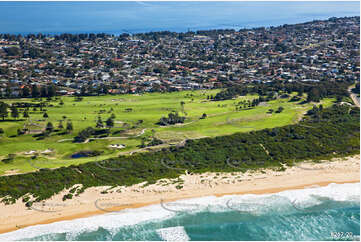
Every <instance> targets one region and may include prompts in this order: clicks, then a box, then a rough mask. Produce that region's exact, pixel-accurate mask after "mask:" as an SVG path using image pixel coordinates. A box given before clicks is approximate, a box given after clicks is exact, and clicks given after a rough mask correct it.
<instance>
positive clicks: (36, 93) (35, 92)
mask: <svg viewBox="0 0 361 242" xmlns="http://www.w3.org/2000/svg"><path fill="white" fill-rule="evenodd" d="M31 96H32V97H39V96H40V92H39V88H38V87H37V86H36V85H34V86H32V88H31Z"/></svg>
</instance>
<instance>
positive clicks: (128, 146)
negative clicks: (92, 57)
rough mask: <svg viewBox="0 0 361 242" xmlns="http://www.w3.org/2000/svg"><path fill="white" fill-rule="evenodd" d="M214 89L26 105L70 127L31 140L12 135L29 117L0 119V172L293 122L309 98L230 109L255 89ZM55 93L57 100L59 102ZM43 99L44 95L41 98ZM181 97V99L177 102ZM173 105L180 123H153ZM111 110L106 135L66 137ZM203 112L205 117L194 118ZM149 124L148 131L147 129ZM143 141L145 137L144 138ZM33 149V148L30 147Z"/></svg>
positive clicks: (34, 114) (35, 117)
mask: <svg viewBox="0 0 361 242" xmlns="http://www.w3.org/2000/svg"><path fill="white" fill-rule="evenodd" d="M217 92H219V90H199V91H183V92H175V93H147V94H143V95H136V94H134V95H131V94H127V95H116V96H114V95H112V96H109V95H108V96H97V97H84V98H83V100H82V101H75V98H74V97H60V98H59V99H58V100H55V99H53V100H52V101H50V102H49V103H50V104H51V105H53V106H48V107H45V108H44V109H46V113H47V114H48V115H49V117H48V118H43V112H42V111H40V110H39V109H38V110H37V111H33V109H32V108H30V112H29V115H30V120H31V122H32V123H33V124H35V125H32V126H33V127H30V126H29V127H28V128H30V129H34V130H36V129H38V130H39V129H43V128H44V127H45V125H46V123H47V122H49V121H50V122H52V123H53V125H54V126H55V128H56V127H57V126H58V123H59V121H60V120H63V125H64V126H66V122H67V121H68V120H71V121H72V123H73V126H74V130H73V131H72V133H70V134H59V132H53V133H52V134H51V135H50V136H49V137H46V138H45V139H43V140H36V138H34V137H33V135H34V134H25V135H20V136H18V135H17V130H18V129H19V128H20V129H21V128H23V127H24V124H25V123H29V120H25V119H24V118H22V111H21V112H20V113H21V115H20V117H21V118H19V121H11V120H10V119H11V118H9V121H4V122H0V127H1V128H2V129H3V130H4V131H5V133H4V134H3V135H2V137H1V138H0V147H1V148H0V159H1V160H3V159H5V158H7V157H8V155H9V154H14V155H15V158H14V159H13V161H11V162H10V163H4V162H0V174H13V173H22V172H29V171H34V170H36V169H38V168H55V167H59V166H67V165H71V164H79V163H84V162H88V161H95V160H96V159H99V160H100V159H106V158H110V157H115V156H118V155H120V154H129V153H130V152H132V151H138V152H139V151H147V150H149V149H157V148H158V149H159V148H161V147H165V146H167V145H170V144H177V143H180V142H182V141H184V140H185V139H197V138H202V137H214V136H219V135H227V134H232V133H235V132H249V131H252V130H260V129H264V128H273V127H279V126H284V125H287V124H291V123H295V122H297V121H298V120H299V119H300V118H301V117H302V115H303V114H304V113H305V112H306V111H307V110H308V109H311V108H312V106H313V104H299V102H289V100H290V98H285V99H277V100H272V101H269V102H267V103H261V104H260V105H258V106H257V107H255V108H249V109H242V110H241V111H236V109H235V104H236V103H238V102H240V101H242V100H253V99H255V98H258V96H256V95H248V96H241V97H238V98H237V99H233V100H225V101H209V100H208V99H207V96H209V95H215V94H216V93H217ZM60 99H61V100H62V101H63V103H64V104H63V105H60ZM4 101H5V102H6V103H8V104H10V103H12V102H34V103H38V102H39V100H33V99H11V100H4ZM43 101H45V99H44V100H43ZM333 101H334V100H332V99H323V100H322V102H321V103H322V104H323V105H324V107H327V106H330V105H331V104H332V103H333ZM181 102H184V105H183V107H182V105H181ZM280 106H282V107H283V108H284V110H283V112H281V113H275V112H273V113H272V114H270V113H268V110H269V109H273V110H277V109H278V108H279V107H280ZM172 111H176V112H179V114H180V115H181V116H185V117H186V119H185V121H184V123H183V124H176V125H170V126H160V125H157V124H156V123H157V122H158V121H159V119H160V118H161V117H163V116H167V115H168V113H170V112H172ZM112 113H113V114H114V115H115V119H114V121H115V124H114V127H113V128H111V133H110V135H109V137H105V138H102V139H96V140H89V142H87V143H73V142H72V139H73V138H74V136H76V135H77V134H78V132H79V131H81V130H82V129H84V128H86V127H93V128H94V127H95V125H96V120H97V118H98V116H100V117H101V118H102V120H103V121H105V120H106V119H107V118H109V117H110V116H111V114H112ZM203 113H206V114H207V117H206V118H205V119H200V117H201V116H202V115H203ZM152 130H153V131H152ZM153 134H154V135H155V137H156V138H158V139H161V140H162V141H163V144H162V145H158V146H154V147H147V148H143V149H140V148H139V147H137V146H138V145H140V144H141V142H142V138H144V137H148V140H149V139H150V136H152V135H153ZM148 142H149V141H148ZM111 144H122V145H125V148H121V149H118V148H111V147H109V146H110V145H111ZM82 150H92V151H94V150H96V151H101V152H103V153H102V154H101V155H99V156H97V157H86V158H77V159H74V158H71V155H72V154H74V153H75V152H77V151H82ZM31 151H33V152H31Z"/></svg>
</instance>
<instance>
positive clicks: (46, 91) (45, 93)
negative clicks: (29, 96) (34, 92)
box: [40, 86, 48, 97]
mask: <svg viewBox="0 0 361 242" xmlns="http://www.w3.org/2000/svg"><path fill="white" fill-rule="evenodd" d="M40 93H41V96H42V97H47V96H48V90H47V88H46V87H45V86H41V88H40Z"/></svg>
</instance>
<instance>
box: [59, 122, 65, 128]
mask: <svg viewBox="0 0 361 242" xmlns="http://www.w3.org/2000/svg"><path fill="white" fill-rule="evenodd" d="M63 128H64V126H63V120H60V121H59V124H58V129H63Z"/></svg>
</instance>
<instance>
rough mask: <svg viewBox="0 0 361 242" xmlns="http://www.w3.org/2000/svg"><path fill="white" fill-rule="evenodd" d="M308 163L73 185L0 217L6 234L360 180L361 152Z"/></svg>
mask: <svg viewBox="0 0 361 242" xmlns="http://www.w3.org/2000/svg"><path fill="white" fill-rule="evenodd" d="M302 166H303V167H302V168H301V167H292V168H287V169H286V170H285V171H281V172H278V171H273V170H264V171H263V172H246V173H234V172H233V173H204V174H194V175H181V176H180V177H181V179H183V180H184V183H183V188H182V189H176V188H175V185H177V184H174V183H169V184H165V185H164V181H165V180H166V179H162V180H163V182H161V181H162V180H160V181H159V183H158V182H157V183H156V184H152V185H149V186H144V184H136V185H133V186H130V187H117V188H113V189H109V190H108V191H109V193H107V194H103V193H102V191H104V190H105V189H107V187H92V188H88V189H86V190H85V191H84V193H82V194H80V195H79V196H78V197H74V198H73V199H71V200H66V201H65V202H63V201H62V196H63V195H64V194H67V191H68V190H69V189H68V190H67V191H63V192H61V193H59V194H57V195H54V196H53V197H52V198H50V199H48V200H46V201H45V202H40V203H39V204H38V205H41V206H43V207H44V204H45V207H44V210H43V212H39V211H40V210H34V209H30V210H28V209H27V208H26V207H25V205H24V204H23V203H22V202H21V199H19V200H18V201H17V202H16V203H15V204H12V205H4V204H0V213H1V214H2V215H3V216H2V218H0V234H3V233H7V232H11V231H15V230H18V229H22V228H25V227H29V226H34V225H40V224H49V223H54V222H59V221H65V220H73V219H78V218H86V217H90V216H95V215H101V214H105V213H107V212H115V211H120V210H123V209H127V208H139V207H144V206H149V205H155V204H160V203H161V200H164V201H166V202H173V201H177V200H183V199H191V198H199V197H205V196H216V197H221V196H225V195H244V194H270V193H278V192H282V191H286V190H296V189H305V188H309V187H312V186H327V185H329V184H331V183H337V184H345V183H357V182H360V155H356V156H351V157H346V158H334V159H332V160H331V161H327V162H323V163H317V164H315V163H307V162H304V163H303V165H302ZM306 167H307V169H306ZM239 178H241V179H239ZM207 179H208V180H207ZM169 182H171V181H169ZM120 190H121V191H120ZM163 198H166V199H163ZM98 200H102V201H109V202H110V203H108V205H109V207H108V208H106V209H105V210H102V209H99V207H97V205H96V203H97V201H98ZM134 201H136V202H134ZM50 205H52V206H50ZM56 205H58V207H57V208H59V206H60V205H61V206H62V208H64V209H62V210H54V207H55V206H56ZM106 211H107V212H106ZM28 221H32V222H30V223H29V222H28Z"/></svg>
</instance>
